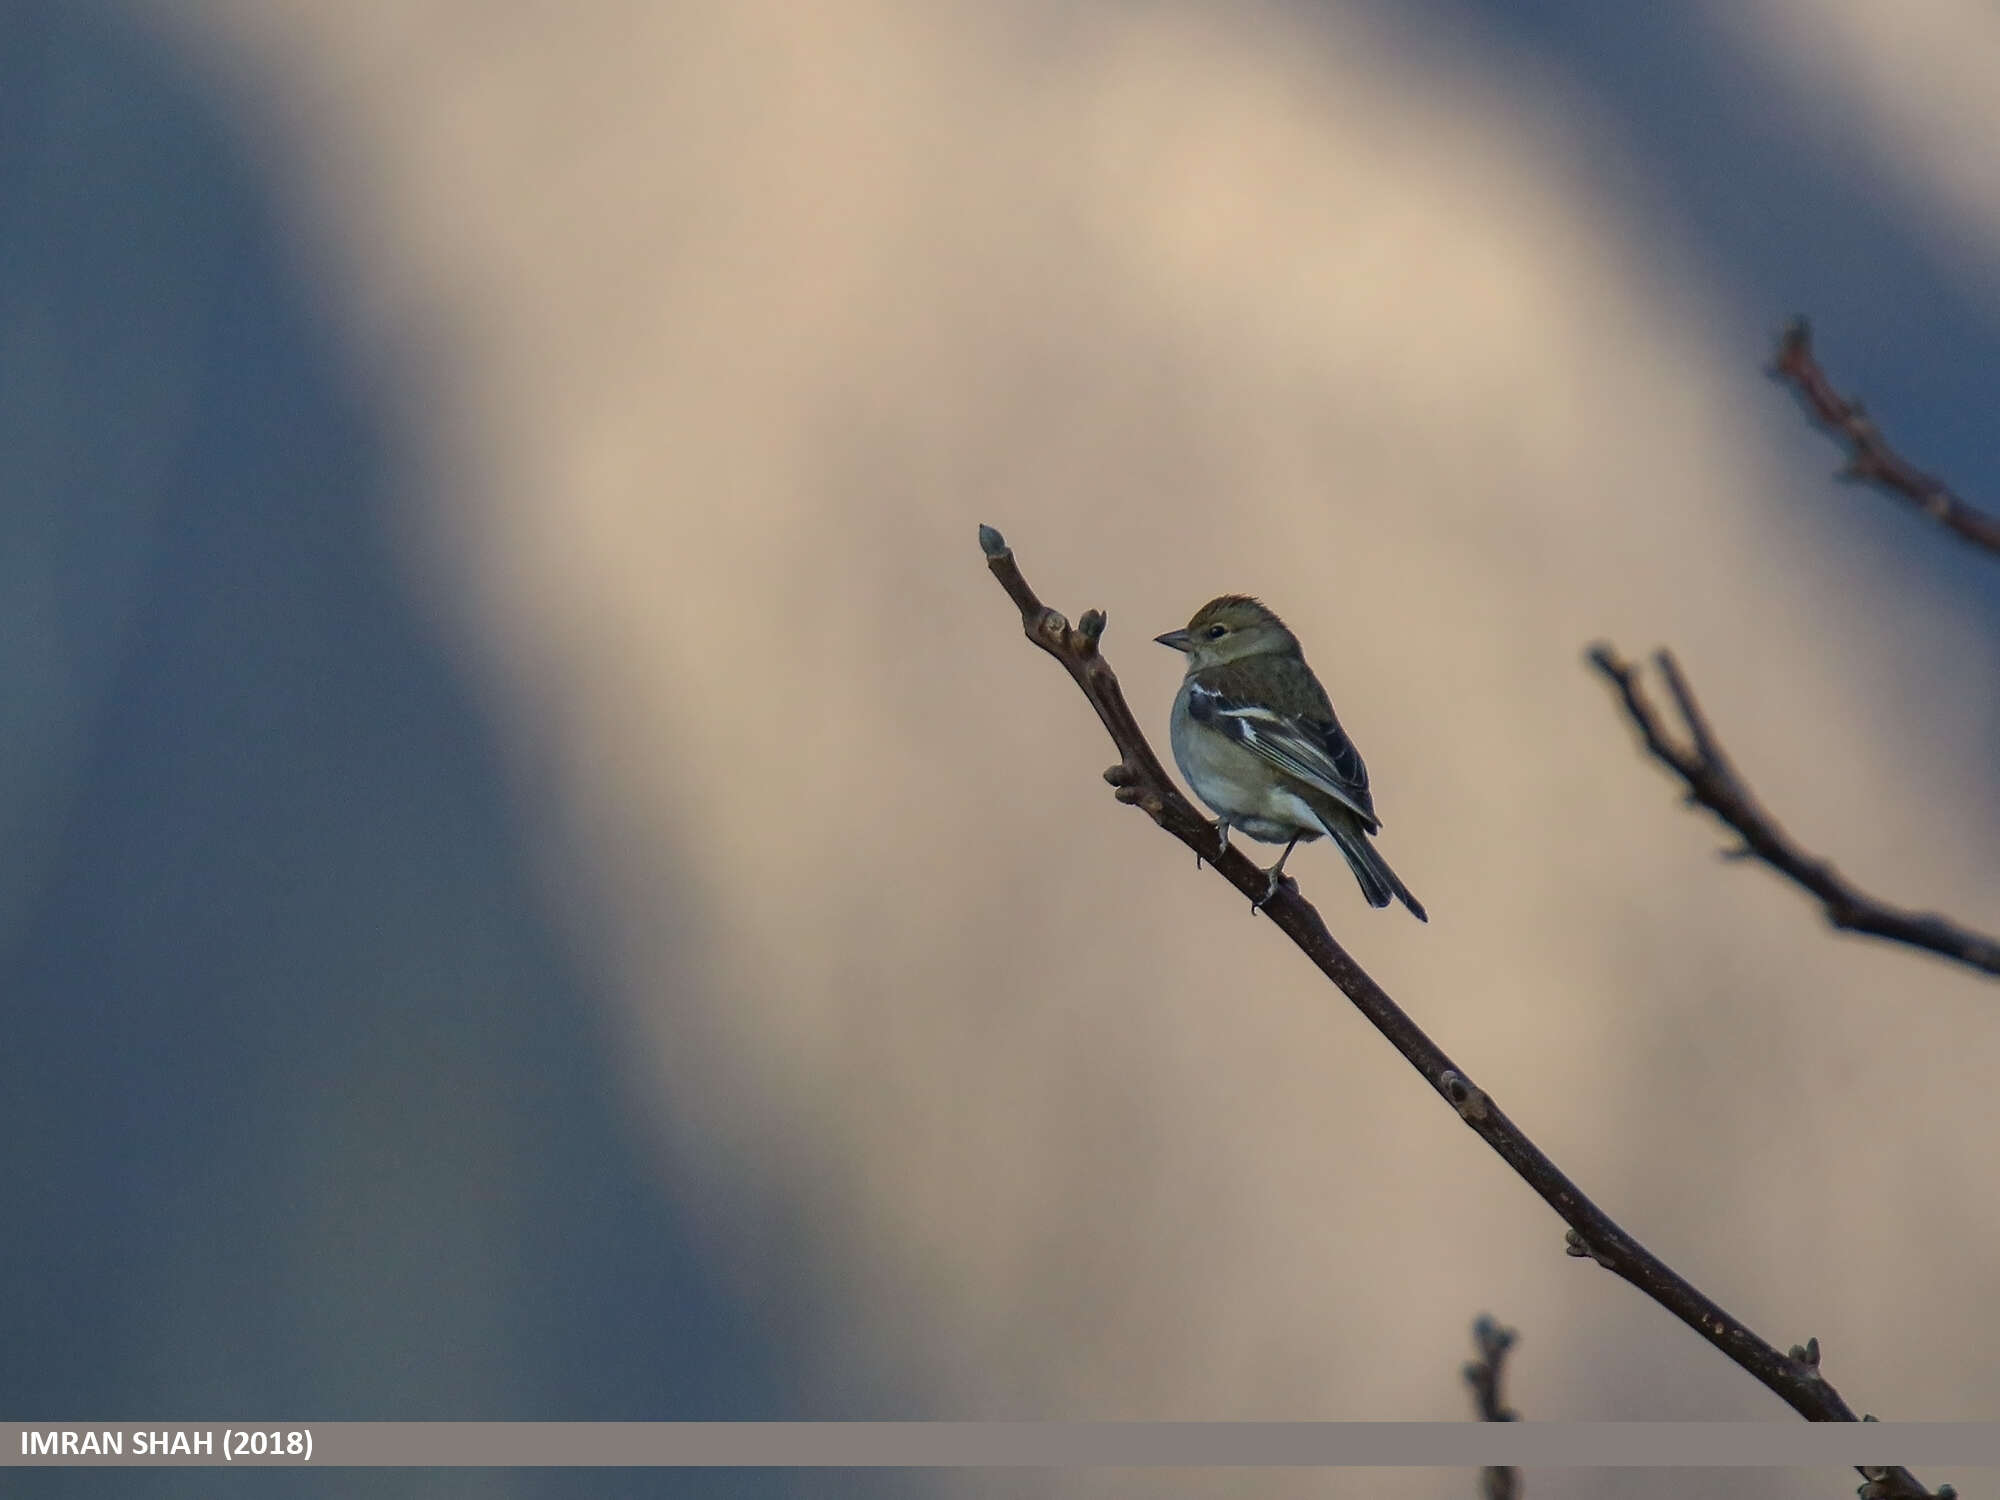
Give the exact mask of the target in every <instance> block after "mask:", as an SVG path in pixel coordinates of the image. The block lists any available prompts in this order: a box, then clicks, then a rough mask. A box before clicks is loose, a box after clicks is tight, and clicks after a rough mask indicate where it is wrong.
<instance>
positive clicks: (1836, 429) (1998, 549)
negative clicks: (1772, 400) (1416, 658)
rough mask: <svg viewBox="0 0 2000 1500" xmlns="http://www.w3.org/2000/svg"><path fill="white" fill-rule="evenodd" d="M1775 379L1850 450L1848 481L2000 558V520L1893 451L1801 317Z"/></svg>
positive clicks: (1775, 364) (1786, 336)
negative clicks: (1832, 370)
mask: <svg viewBox="0 0 2000 1500" xmlns="http://www.w3.org/2000/svg"><path fill="white" fill-rule="evenodd" d="M1770 373H1771V377H1772V378H1773V379H1774V380H1777V381H1780V382H1781V383H1783V384H1784V385H1787V386H1789V387H1790V388H1791V389H1792V391H1793V392H1794V393H1796V394H1797V396H1798V398H1799V400H1800V401H1801V402H1802V403H1803V404H1804V406H1805V409H1806V411H1807V413H1808V414H1809V415H1810V416H1811V417H1812V419H1813V421H1814V423H1815V424H1816V425H1818V426H1819V427H1820V428H1821V429H1823V430H1824V431H1825V432H1826V433H1828V434H1829V435H1830V436H1831V437H1832V438H1833V439H1834V440H1835V441H1836V442H1838V443H1839V444H1840V445H1841V446H1842V447H1843V448H1845V449H1846V450H1847V464H1846V466H1845V467H1844V468H1843V469H1842V470H1841V471H1840V477H1841V478H1843V479H1856V480H1860V481H1862V482H1863V483H1866V484H1872V485H1874V486H1875V487H1876V488H1877V489H1879V490H1881V491H1883V492H1884V493H1885V494H1889V495H1894V496H1895V497H1897V498H1898V499H1900V500H1906V501H1908V502H1909V503H1910V504H1911V505H1914V506H1915V507H1916V508H1917V509H1918V510H1920V511H1922V512H1923V513H1924V514H1925V515H1927V516H1929V517H1931V519H1933V520H1935V521H1936V522H1938V523H1939V524H1940V525H1942V526H1944V527H1945V528H1946V529H1947V530H1949V531H1951V532H1952V533H1953V534H1955V535H1956V536H1958V537H1960V538H1961V539H1963V540H1965V541H1968V542H1970V543H1972V545H1973V546H1975V547H1980V548H1983V549H1985V550H1986V551H1988V552H1991V553H1994V554H1996V555H2000V517H1995V516H1992V515H1989V514H1988V513H1987V512H1985V511H1983V510H1980V509H1979V508H1978V507H1977V506H1974V505H1971V504H1968V503H1967V502H1966V501H1964V500H1961V499H1960V498H1959V497H1958V496H1957V495H1955V494H1953V493H1952V491H1951V489H1950V487H1949V486H1948V485H1946V484H1945V482H1944V481H1943V480H1942V479H1939V478H1938V477H1937V476H1936V475H1934V474H1926V473H1925V472H1924V471H1923V470H1922V469H1919V468H1918V467H1917V466H1916V465H1915V464H1913V463H1911V462H1910V461H1909V460H1908V459H1906V458H1904V457H1903V456H1902V455H1901V454H1900V453H1898V452H1896V450H1895V449H1894V448H1891V447H1890V446H1889V444H1888V443H1887V441H1885V440H1884V438H1883V436H1882V434H1881V432H1880V431H1879V430H1877V428H1876V426H1875V424H1874V423H1873V422H1871V421H1870V420H1869V419H1868V415H1867V413H1866V412H1864V411H1863V410H1862V409H1861V403H1860V402H1859V401H1852V400H1849V399H1848V398H1846V397H1844V396H1842V395H1841V394H1840V392H1838V391H1836V390H1835V389H1834V388H1833V382H1832V381H1831V380H1829V379H1827V375H1826V371H1824V370H1823V369H1821V368H1820V364H1819V361H1818V359H1816V358H1815V357H1814V356H1813V350H1812V329H1811V327H1810V326H1809V325H1808V324H1807V322H1806V320H1805V319H1804V318H1795V319H1793V321H1792V322H1791V324H1790V325H1789V326H1788V327H1787V328H1786V329H1785V331H1784V332H1783V333H1782V334H1780V335H1779V337H1778V352H1777V354H1776V355H1775V356H1774V357H1773V358H1772V360H1771V365H1770Z"/></svg>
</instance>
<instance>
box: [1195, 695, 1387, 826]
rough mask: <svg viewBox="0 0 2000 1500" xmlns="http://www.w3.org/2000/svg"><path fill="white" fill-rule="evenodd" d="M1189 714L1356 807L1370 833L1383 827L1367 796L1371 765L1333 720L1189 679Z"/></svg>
mask: <svg viewBox="0 0 2000 1500" xmlns="http://www.w3.org/2000/svg"><path fill="white" fill-rule="evenodd" d="M1188 717H1189V718H1191V719H1193V720H1194V721H1195V722H1196V723H1197V724H1202V725H1205V726H1206V727H1208V728H1210V729H1213V730H1215V731H1216V732H1217V733H1219V734H1224V735H1227V736H1228V737H1229V738H1230V739H1232V740H1234V741H1235V742H1236V743H1237V744H1239V745H1241V746H1242V747H1243V748H1244V749H1246V750H1248V751H1250V753H1251V754H1253V755H1257V756H1260V757H1262V758H1263V759H1264V760H1267V761H1269V762H1270V763H1271V764H1272V765H1274V766H1276V767H1277V768H1278V769H1279V770H1281V771H1283V772H1284V773H1285V774H1286V775H1287V776H1292V777H1295V778H1297V779H1298V780H1300V781H1303V782H1305V783H1306V784H1307V785H1308V786H1313V787H1317V788H1318V789H1319V790H1320V791H1322V792H1325V793H1326V794H1327V796H1329V797H1332V798H1333V799H1334V800H1335V801H1337V802H1340V803H1341V804H1342V805H1344V806H1345V807H1347V808H1348V809H1349V810H1350V811H1352V812H1353V813H1354V814H1355V816H1357V817H1358V818H1360V819H1361V821H1362V823H1363V824H1364V825H1365V826H1366V827H1367V829H1368V831H1369V832H1370V833H1374V832H1375V831H1376V830H1377V829H1379V828H1380V827H1381V826H1382V825H1381V823H1380V821H1379V820H1378V819H1377V818H1376V816H1375V804H1374V799H1373V798H1371V797H1370V796H1369V795H1368V767H1367V766H1365V765H1363V764H1362V763H1361V752H1360V751H1359V750H1356V749H1355V748H1354V741H1352V740H1350V739H1349V738H1348V737H1347V731H1346V730H1344V729H1342V728H1341V727H1340V725H1339V724H1338V723H1337V722H1336V721H1334V720H1333V719H1330V718H1328V719H1305V718H1295V717H1292V716H1291V715H1288V714H1281V713H1279V712H1278V711H1277V710H1276V709H1271V708H1264V707H1262V706H1260V705H1258V704H1255V703H1245V702H1242V701H1240V700H1238V699H1235V698H1231V697H1228V696H1227V695H1225V694H1223V693H1219V692H1217V691H1216V690H1215V689H1214V688H1210V687H1203V686H1202V685H1201V684H1200V683H1191V684H1189V687H1188Z"/></svg>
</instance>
